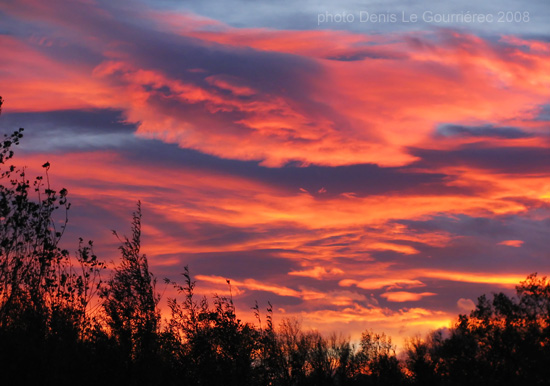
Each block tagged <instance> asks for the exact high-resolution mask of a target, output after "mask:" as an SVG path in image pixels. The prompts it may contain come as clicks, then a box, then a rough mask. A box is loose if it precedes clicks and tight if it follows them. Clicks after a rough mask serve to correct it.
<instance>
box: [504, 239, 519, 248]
mask: <svg viewBox="0 0 550 386" xmlns="http://www.w3.org/2000/svg"><path fill="white" fill-rule="evenodd" d="M498 244H499V245H506V246H508V247H515V248H521V246H522V245H523V241H522V240H504V241H501V242H500V243H498Z"/></svg>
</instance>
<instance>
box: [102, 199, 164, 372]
mask: <svg viewBox="0 0 550 386" xmlns="http://www.w3.org/2000/svg"><path fill="white" fill-rule="evenodd" d="M113 234H114V235H115V236H116V237H117V238H118V239H119V240H120V242H121V245H120V246H119V250H120V253H121V257H122V259H121V262H120V264H119V265H118V266H117V267H116V268H115V270H114V275H113V276H112V277H111V279H110V280H109V281H108V282H107V286H106V287H105V288H104V289H103V292H102V297H103V298H104V303H103V308H104V310H105V317H106V324H107V327H108V328H109V332H110V334H111V337H112V338H114V340H115V344H116V345H117V346H118V348H119V349H120V351H121V355H122V356H123V358H124V359H125V362H126V364H125V366H126V368H127V369H128V371H129V372H130V373H136V372H137V373H139V374H135V376H136V377H137V378H142V377H143V376H144V374H141V373H140V371H141V370H142V369H143V364H144V363H147V362H150V361H152V360H154V358H155V357H156V354H157V351H158V345H157V344H158V334H159V321H160V313H159V310H158V307H157V305H158V302H159V301H160V296H159V295H157V294H156V293H155V283H156V280H155V278H154V276H153V275H152V274H151V272H150V271H149V265H148V262H147V257H146V256H145V255H144V254H141V251H140V249H141V203H140V202H138V204H137V211H136V212H134V213H133V215H132V236H131V237H130V238H128V237H126V236H124V237H122V238H121V237H119V236H118V234H117V233H116V231H113Z"/></svg>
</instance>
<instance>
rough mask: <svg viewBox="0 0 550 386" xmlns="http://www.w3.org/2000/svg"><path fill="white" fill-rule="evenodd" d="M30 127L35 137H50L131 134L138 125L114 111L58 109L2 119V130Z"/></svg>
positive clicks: (3, 115) (13, 114) (7, 114)
mask: <svg viewBox="0 0 550 386" xmlns="http://www.w3.org/2000/svg"><path fill="white" fill-rule="evenodd" d="M18 127H24V128H27V127H28V128H30V130H29V132H30V133H32V135H41V136H47V135H49V133H51V132H55V131H57V130H62V131H63V132H64V133H65V134H66V135H70V134H71V133H72V134H76V133H94V134H109V133H113V132H121V133H132V132H134V131H135V130H136V128H137V125H136V124H135V123H128V122H126V121H125V119H124V114H123V112H122V111H120V110H115V109H88V110H55V111H46V112H24V113H5V114H2V118H0V130H2V131H6V130H10V129H16V128H18Z"/></svg>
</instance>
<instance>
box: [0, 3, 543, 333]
mask: <svg viewBox="0 0 550 386" xmlns="http://www.w3.org/2000/svg"><path fill="white" fill-rule="evenodd" d="M401 3H403V4H401ZM413 14H414V15H417V17H418V20H417V21H416V22H411V21H410V18H411V16H412V15H413ZM474 14H476V15H484V19H483V20H484V21H480V19H479V17H478V16H476V17H477V19H476V20H474V21H472V20H471V19H468V20H470V22H466V20H465V19H464V18H465V16H464V15H474ZM338 15H339V16H340V18H339V16H338ZM345 15H348V16H345ZM349 15H352V16H353V20H351V17H350V16H349ZM392 15H394V16H395V17H392ZM430 15H431V16H430ZM437 15H439V16H437ZM451 15H454V16H453V17H455V21H453V22H451V21H449V22H446V21H445V18H448V17H451ZM460 15H462V16H460ZM489 15H491V16H492V17H490V18H489V17H488V16H489ZM430 17H431V18H430ZM438 17H439V18H441V22H436V21H434V20H433V18H435V19H437V18H438ZM460 17H462V19H460ZM331 18H332V19H331ZM344 18H347V19H346V21H345V22H344V21H343V19H344ZM456 18H459V19H458V21H456ZM365 19H369V20H368V21H365ZM394 19H395V21H392V20H394ZM489 19H491V20H492V22H491V21H488V20H489ZM337 20H340V22H337ZM373 20H375V21H373ZM430 20H432V21H430ZM549 26H550V6H548V4H547V2H546V1H542V0H541V1H530V2H526V3H525V2H521V1H519V0H518V1H513V0H508V1H499V2H496V1H488V2H480V1H462V2H456V1H454V2H451V1H437V2H429V1H416V2H414V3H413V2H411V1H402V2H397V1H389V2H371V1H367V0H365V1H362V2H357V1H351V0H348V1H343V2H342V1H328V0H325V1H304V2H299V1H289V0H256V1H247V0H234V1H222V0H208V1H199V0H194V1H181V0H178V1H176V0H163V1H153V0H150V1H142V2H136V1H132V2H131V1H108V0H81V1H61V0H49V1H42V0H17V1H15V0H4V1H2V2H0V49H1V51H0V52H1V53H2V54H1V56H0V95H1V96H2V97H3V98H4V100H5V104H4V107H3V113H2V116H1V117H0V130H1V131H2V133H9V132H12V131H13V130H15V129H17V128H19V127H24V128H25V132H24V134H25V138H24V139H23V142H22V145H21V146H20V148H19V150H18V153H17V155H16V157H15V158H14V162H15V163H17V164H20V165H26V166H28V171H29V175H37V174H38V173H41V172H42V170H41V168H40V165H42V164H43V163H44V162H46V161H49V162H50V164H51V165H52V166H51V169H50V178H51V181H52V184H53V185H54V187H56V188H58V189H60V188H61V187H65V188H67V189H68V190H69V197H70V201H71V202H72V208H71V210H70V214H69V228H68V230H67V233H66V234H65V236H64V245H65V247H67V248H68V249H70V250H75V249H76V246H77V242H78V237H79V236H82V237H83V238H85V239H93V240H94V242H95V245H96V252H97V254H98V255H99V256H100V257H101V258H103V259H105V260H107V261H113V260H116V258H117V250H116V246H117V240H116V239H115V238H114V237H113V236H112V235H111V230H112V229H116V230H117V231H118V232H119V233H121V234H124V233H128V232H129V227H130V220H131V213H132V211H133V210H135V208H136V203H137V201H138V200H141V202H142V207H143V252H144V253H146V254H147V256H148V258H149V263H150V266H151V269H152V271H153V272H154V273H155V275H156V276H157V277H158V278H159V284H158V285H157V289H158V290H159V291H160V292H161V293H163V294H164V300H163V302H165V300H166V297H169V296H173V294H172V291H171V290H170V288H165V286H164V284H163V283H162V279H163V278H164V277H169V278H170V279H172V280H179V274H180V273H181V272H182V271H183V267H184V266H185V265H189V267H190V270H191V273H192V274H193V275H194V277H195V278H196V279H197V288H198V290H199V292H201V293H204V294H207V295H210V294H212V293H219V294H227V293H228V292H227V285H226V279H230V280H231V283H232V288H233V296H234V299H235V301H236V304H237V311H238V313H239V315H240V316H242V317H243V318H245V319H247V320H248V318H249V317H250V315H251V310H250V307H251V306H253V305H254V302H255V300H257V301H258V303H259V305H260V307H261V308H265V307H266V306H267V301H268V300H269V301H271V303H273V305H274V312H275V318H276V320H281V318H283V317H298V318H299V319H300V320H302V322H303V326H304V327H306V328H317V329H319V330H320V331H322V332H326V333H328V332H331V331H339V332H342V333H343V334H344V335H351V336H352V337H357V336H358V334H359V333H360V332H361V331H362V330H365V329H366V328H372V329H374V330H375V331H384V332H386V333H387V334H389V335H391V336H392V337H394V338H395V340H396V341H397V342H401V341H402V340H403V338H404V337H406V336H412V335H414V334H416V333H424V332H427V331H428V330H430V329H434V328H439V327H445V326H449V323H450V322H451V321H452V320H454V319H455V317H456V315H458V314H459V313H466V312H469V310H470V309H472V308H473V306H474V302H475V301H476V298H477V296H479V295H481V294H483V293H491V292H497V291H506V292H507V293H512V291H513V289H514V286H515V285H516V284H518V283H519V281H521V280H523V279H525V277H526V275H528V274H529V273H532V272H538V273H539V274H542V275H545V274H549V273H550V252H549V251H550V249H549V247H548V240H550V237H549V235H550V177H549V175H550V27H549Z"/></svg>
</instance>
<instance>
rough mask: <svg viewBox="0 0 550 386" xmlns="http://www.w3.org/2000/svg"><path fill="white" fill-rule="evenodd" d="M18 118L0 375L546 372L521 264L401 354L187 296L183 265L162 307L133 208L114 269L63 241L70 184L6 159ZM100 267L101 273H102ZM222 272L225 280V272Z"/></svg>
mask: <svg viewBox="0 0 550 386" xmlns="http://www.w3.org/2000/svg"><path fill="white" fill-rule="evenodd" d="M0 106H1V99H0ZM21 138H22V129H21V130H18V131H16V132H15V133H13V134H12V135H9V136H4V139H3V141H2V142H1V149H0V168H1V169H0V170H1V176H0V178H1V185H0V212H1V213H0V366H1V371H0V384H2V385H12V384H13V385H25V384H33V385H38V384H40V385H54V384H55V385H68V384H71V385H74V384H77V385H92V384H94V385H95V384H98V385H99V384H101V385H114V384H117V385H197V386H198V385H281V386H291V385H296V386H298V385H320V386H323V385H327V386H328V385H467V384H469V385H539V384H540V385H543V384H547V383H548V379H550V283H549V282H548V281H547V280H546V278H544V277H543V278H539V277H537V276H536V275H531V276H529V277H528V278H527V279H526V281H524V282H522V283H520V284H519V285H518V286H517V295H516V296H515V297H508V296H507V295H505V294H502V293H499V294H495V295H493V297H492V299H488V298H487V297H485V296H481V297H480V298H479V299H478V303H477V306H476V309H475V310H474V311H472V312H471V313H470V314H469V315H460V316H458V318H457V321H456V323H455V324H454V326H453V327H452V328H451V329H449V330H445V331H444V333H443V332H442V331H435V332H433V333H431V334H430V335H429V336H427V337H425V338H420V337H415V338H411V339H410V340H409V342H408V344H407V345H406V347H405V348H404V355H403V357H402V358H400V359H398V358H397V356H396V352H395V346H394V345H393V344H392V342H391V339H390V338H389V337H387V336H386V335H385V334H383V333H380V334H378V333H375V332H372V331H368V330H367V331H365V332H364V333H363V334H362V337H361V340H360V341H359V342H358V343H357V344H354V343H352V342H351V341H350V339H349V338H346V337H342V336H337V335H333V336H330V337H325V336H322V335H320V334H319V333H317V332H314V331H304V330H302V329H301V328H300V324H299V323H298V322H297V321H295V320H288V319H287V320H283V322H282V323H281V324H280V325H278V326H274V323H273V315H272V307H271V305H269V307H268V308H267V310H266V311H265V312H263V311H262V310H260V307H258V305H256V306H255V307H254V308H253V309H254V310H255V314H256V317H257V321H256V323H254V324H250V323H245V322H243V321H241V320H239V319H238V318H237V315H236V312H235V306H234V304H233V300H232V298H231V297H229V298H228V297H222V296H214V297H213V298H212V299H206V298H201V299H197V298H196V296H195V295H194V290H195V283H194V282H193V280H192V278H191V276H190V273H189V270H188V269H187V268H185V271H184V272H183V275H182V277H181V283H176V282H170V281H168V280H167V281H166V283H167V284H169V285H173V286H174V287H175V289H176V290H177V293H178V296H177V298H176V299H168V306H169V309H170V311H171V312H170V316H169V317H168V318H167V319H166V320H161V316H160V312H159V308H158V306H159V302H160V297H159V295H158V294H157V292H156V290H155V284H156V281H155V278H154V276H153V275H152V274H151V272H150V270H149V267H148V263H147V258H146V256H145V255H144V254H142V253H141V250H140V236H141V234H140V233H141V210H140V207H139V204H138V208H137V211H136V212H135V213H134V214H133V220H132V233H131V235H130V236H129V237H119V236H118V235H116V233H115V236H116V237H118V238H119V240H120V247H119V249H120V253H121V259H120V262H119V264H118V266H117V267H116V268H115V269H114V270H110V271H106V270H105V264H104V263H102V262H101V261H100V259H98V258H97V257H96V256H95V255H94V253H93V244H92V243H91V242H87V243H86V242H84V241H83V240H80V243H79V246H78V249H77V251H76V253H74V254H71V253H69V252H68V251H66V250H63V249H61V248H60V247H59V241H60V239H61V237H62V236H63V232H64V229H65V226H66V224H67V211H68V210H69V203H68V201H67V191H66V190H64V189H62V190H60V191H59V192H57V191H54V190H53V189H52V188H51V187H50V185H49V180H48V168H49V164H48V163H46V164H44V165H43V167H44V168H45V177H37V178H36V179H35V180H33V181H30V180H29V179H28V178H27V176H26V174H25V170H24V169H18V168H16V167H14V166H11V165H9V160H10V159H11V157H12V156H13V146H14V145H17V144H18V143H19V140H20V139H21ZM102 275H103V276H107V277H108V278H107V279H103V280H102ZM228 285H229V283H228Z"/></svg>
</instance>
